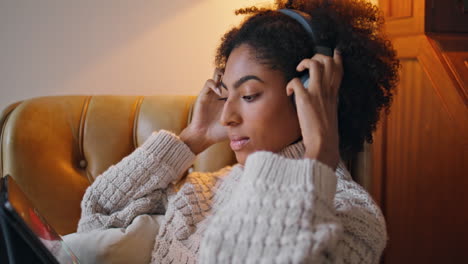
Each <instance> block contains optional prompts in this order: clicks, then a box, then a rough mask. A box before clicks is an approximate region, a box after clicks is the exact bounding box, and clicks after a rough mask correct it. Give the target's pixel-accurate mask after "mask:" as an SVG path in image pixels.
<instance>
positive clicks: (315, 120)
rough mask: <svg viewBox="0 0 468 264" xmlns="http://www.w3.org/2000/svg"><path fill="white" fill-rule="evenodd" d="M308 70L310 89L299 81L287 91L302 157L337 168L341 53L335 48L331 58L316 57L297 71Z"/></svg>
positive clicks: (304, 61)
mask: <svg viewBox="0 0 468 264" xmlns="http://www.w3.org/2000/svg"><path fill="white" fill-rule="evenodd" d="M307 69H308V71H309V75H310V79H309V87H307V89H305V88H304V86H303V85H302V83H301V81H300V80H299V78H294V79H292V80H291V81H290V82H289V83H288V85H287V86H286V92H287V94H288V95H291V94H292V93H293V92H294V94H295V97H296V107H297V115H298V118H299V123H300V126H301V131H302V136H303V139H304V145H305V148H306V152H305V154H304V157H305V158H309V159H317V160H319V161H321V162H323V163H324V164H326V165H328V166H330V167H331V168H332V169H333V170H334V169H336V167H337V165H338V162H339V160H340V151H339V136H338V90H339V88H340V84H341V80H342V78H343V63H342V57H341V54H340V53H339V52H338V51H337V50H336V49H335V51H334V54H333V58H332V57H329V56H325V55H322V54H316V55H314V56H313V57H312V58H311V59H304V60H302V61H301V62H300V63H299V65H298V66H297V70H298V71H303V70H307Z"/></svg>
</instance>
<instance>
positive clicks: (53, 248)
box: [7, 177, 79, 264]
mask: <svg viewBox="0 0 468 264" xmlns="http://www.w3.org/2000/svg"><path fill="white" fill-rule="evenodd" d="M7 182H8V187H7V190H8V202H9V204H10V205H11V207H12V208H13V209H14V211H15V212H16V214H18V215H19V216H20V218H21V219H22V220H23V222H24V223H25V224H26V225H27V226H28V227H29V228H30V229H31V230H32V231H33V233H34V234H35V235H36V236H37V238H39V240H40V241H41V242H42V244H44V246H45V247H46V248H47V249H48V250H49V251H50V253H52V255H53V256H54V257H55V258H56V259H57V260H58V261H59V263H67V264H68V263H79V261H78V259H77V257H76V256H75V255H74V254H73V253H72V252H71V250H70V249H69V248H68V247H67V246H66V245H65V243H64V242H63V240H62V239H61V237H60V236H59V235H58V234H57V232H55V231H54V229H53V228H52V227H51V226H50V225H49V224H47V222H46V220H45V219H44V218H43V217H42V216H41V215H40V213H39V212H38V211H37V210H36V209H35V208H34V206H33V205H32V203H31V202H30V201H29V200H28V198H27V197H26V195H25V194H24V193H23V192H22V191H21V189H20V188H19V186H18V185H17V184H16V183H15V181H14V180H13V179H12V178H11V177H9V178H8V180H7Z"/></svg>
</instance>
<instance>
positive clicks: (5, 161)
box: [0, 96, 369, 235]
mask: <svg viewBox="0 0 468 264" xmlns="http://www.w3.org/2000/svg"><path fill="white" fill-rule="evenodd" d="M194 102H195V97H194V96H51V97H40V98H34V99H31V100H25V101H22V102H18V103H14V104H12V105H10V106H8V107H7V108H5V109H4V110H3V112H2V114H1V116H0V129H1V135H0V148H1V149H0V150H1V151H0V161H1V162H0V171H1V176H4V175H7V174H9V175H11V176H12V177H13V178H14V179H15V180H16V181H17V182H18V184H19V185H20V186H21V188H22V190H23V191H24V192H25V193H26V194H27V195H28V197H29V198H30V199H31V200H32V202H33V203H34V204H35V206H36V207H37V208H38V210H39V211H40V212H41V213H42V214H43V215H44V216H45V218H46V219H47V220H48V222H49V223H50V224H51V225H52V226H53V227H54V228H55V229H56V230H57V231H58V232H59V233H60V234H62V235H64V234H68V233H71V232H74V231H76V227H77V223H78V220H79V217H80V202H81V199H82V197H83V194H84V191H85V190H86V188H87V187H88V186H89V185H90V184H91V183H92V182H93V181H94V179H95V178H96V177H97V176H98V175H100V174H101V173H102V172H104V171H105V170H106V169H107V168H108V167H109V166H111V165H113V164H115V163H117V162H119V161H120V160H121V159H122V158H124V157H125V156H127V155H128V154H130V153H131V152H132V151H133V150H134V149H135V148H137V147H138V146H140V145H141V144H142V143H143V142H144V141H145V139H146V138H148V136H149V135H150V134H151V133H152V132H153V131H157V130H160V129H166V130H170V131H173V132H174V133H176V134H179V133H180V132H181V131H182V129H183V128H184V127H185V126H186V125H187V124H188V122H189V120H190V113H191V108H192V105H193V103H194ZM361 156H362V155H361ZM368 156H369V155H364V156H362V157H368ZM233 163H235V156H234V154H233V153H232V151H231V150H230V148H229V145H228V144H227V143H219V144H217V145H214V146H212V147H211V148H209V149H207V150H206V151H205V152H203V153H201V154H200V155H199V156H198V157H197V160H196V162H195V164H194V166H193V169H194V170H195V171H215V170H217V169H219V168H222V167H224V166H226V165H230V164H233ZM347 164H348V166H351V167H352V168H353V170H352V173H354V174H355V176H356V175H357V176H358V177H357V178H358V179H359V178H361V179H362V175H364V176H365V175H366V174H367V173H368V168H369V162H368V158H366V159H362V158H360V159H357V160H354V161H353V162H352V163H350V162H348V163H347ZM359 175H361V176H359ZM358 182H359V180H358ZM361 182H362V180H361Z"/></svg>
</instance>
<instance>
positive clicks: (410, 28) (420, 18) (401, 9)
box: [379, 0, 426, 36]
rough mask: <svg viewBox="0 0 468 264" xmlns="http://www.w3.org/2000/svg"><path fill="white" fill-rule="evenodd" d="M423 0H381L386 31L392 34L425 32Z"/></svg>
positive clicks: (380, 4)
mask: <svg viewBox="0 0 468 264" xmlns="http://www.w3.org/2000/svg"><path fill="white" fill-rule="evenodd" d="M425 6H426V5H425V2H424V1H422V0H392V1H389V0H380V1H379V7H380V8H381V9H382V11H383V12H384V16H385V20H386V23H385V27H386V32H387V33H388V35H390V36H397V35H410V34H418V33H424V9H425Z"/></svg>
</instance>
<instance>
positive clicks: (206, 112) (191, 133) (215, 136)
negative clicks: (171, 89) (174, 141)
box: [180, 69, 228, 154]
mask: <svg viewBox="0 0 468 264" xmlns="http://www.w3.org/2000/svg"><path fill="white" fill-rule="evenodd" d="M221 76H222V73H221V71H220V70H218V69H216V70H215V72H214V74H213V79H209V80H207V81H206V83H205V86H204V87H203V89H202V90H201V92H200V94H199V95H198V98H197V102H196V103H195V108H194V109H193V113H192V121H191V122H190V124H189V125H188V126H187V127H186V128H185V129H184V130H183V131H182V132H181V134H180V139H181V140H182V141H184V142H185V143H186V144H187V145H188V146H189V148H190V149H191V150H192V152H193V153H195V154H199V153H200V152H202V151H204V150H205V149H207V148H208V147H209V146H211V145H213V144H214V143H217V142H220V141H223V140H226V139H227V138H228V136H227V130H226V128H225V127H224V126H222V125H221V123H220V122H219V119H220V116H221V112H222V110H223V102H222V101H220V100H218V98H219V96H220V95H221V90H220V89H221V88H220V85H219V82H220V81H221Z"/></svg>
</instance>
